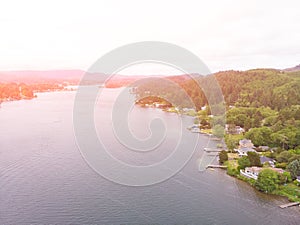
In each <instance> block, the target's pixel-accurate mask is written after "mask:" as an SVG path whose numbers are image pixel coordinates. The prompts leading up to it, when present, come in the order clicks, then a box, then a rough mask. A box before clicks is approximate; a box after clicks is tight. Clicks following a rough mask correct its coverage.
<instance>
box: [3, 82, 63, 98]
mask: <svg viewBox="0 0 300 225" xmlns="http://www.w3.org/2000/svg"><path fill="white" fill-rule="evenodd" d="M62 89H64V87H63V86H62V85H61V84H56V83H45V84H43V83H39V84H25V83H0V103H1V102H2V101H12V100H21V99H31V98H34V93H35V92H45V91H56V90H62Z"/></svg>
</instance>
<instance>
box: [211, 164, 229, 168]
mask: <svg viewBox="0 0 300 225" xmlns="http://www.w3.org/2000/svg"><path fill="white" fill-rule="evenodd" d="M206 168H221V169H225V168H227V166H223V165H212V164H211V165H208V166H207V167H206Z"/></svg>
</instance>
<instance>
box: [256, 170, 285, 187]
mask: <svg viewBox="0 0 300 225" xmlns="http://www.w3.org/2000/svg"><path fill="white" fill-rule="evenodd" d="M278 182H279V178H278V173H277V172H275V171H273V170H271V169H263V170H262V171H261V172H260V173H259V174H258V178H257V180H256V182H255V187H256V188H257V189H258V190H260V191H263V192H266V193H271V192H272V191H274V190H275V189H276V188H277V186H278V185H277V184H278Z"/></svg>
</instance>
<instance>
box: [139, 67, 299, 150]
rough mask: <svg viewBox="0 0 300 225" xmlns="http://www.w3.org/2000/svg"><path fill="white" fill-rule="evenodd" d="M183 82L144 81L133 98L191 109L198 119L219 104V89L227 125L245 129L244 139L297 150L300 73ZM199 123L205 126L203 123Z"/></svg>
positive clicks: (237, 74) (263, 72)
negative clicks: (206, 108) (204, 109)
mask: <svg viewBox="0 0 300 225" xmlns="http://www.w3.org/2000/svg"><path fill="white" fill-rule="evenodd" d="M183 77H184V78H182V79H180V78H179V77H177V78H176V79H175V78H174V77H165V78H152V79H149V80H147V79H145V81H144V82H140V83H137V84H136V94H137V98H138V99H143V98H145V97H147V96H159V97H160V98H162V99H166V100H167V101H168V102H170V103H172V104H173V106H175V107H179V108H184V107H187V108H189V107H192V108H194V109H195V110H196V111H198V114H199V112H200V109H201V107H203V106H205V105H208V106H209V107H211V103H212V102H213V103H216V104H217V103H218V101H220V100H222V99H220V98H219V99H218V95H219V94H220V93H218V87H220V89H221V90H222V95H223V98H224V101H225V103H226V123H227V124H229V125H233V126H234V125H235V126H240V127H242V128H244V129H245V132H246V133H245V137H246V138H249V139H251V140H252V141H253V143H254V144H255V145H256V146H259V145H269V146H274V147H276V146H277V147H281V148H282V149H294V148H300V72H299V71H292V72H289V71H282V70H275V69H254V70H248V71H222V72H218V73H215V74H213V75H209V76H199V75H197V76H196V75H192V76H190V79H187V75H184V76H183ZM214 98H215V101H211V99H214ZM216 99H218V100H216ZM208 114H209V112H208ZM202 122H204V123H205V122H207V121H205V120H203V118H202ZM229 136H230V135H229ZM227 140H230V137H229V138H228V137H227ZM231 141H232V142H233V144H229V145H230V146H235V145H236V144H237V140H231Z"/></svg>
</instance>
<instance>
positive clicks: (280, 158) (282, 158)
mask: <svg viewBox="0 0 300 225" xmlns="http://www.w3.org/2000/svg"><path fill="white" fill-rule="evenodd" d="M292 156H293V155H292V153H290V152H289V151H283V152H280V154H279V155H278V156H277V157H276V159H277V162H279V163H284V162H285V163H287V162H288V161H289V159H290V158H291V157H292Z"/></svg>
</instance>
